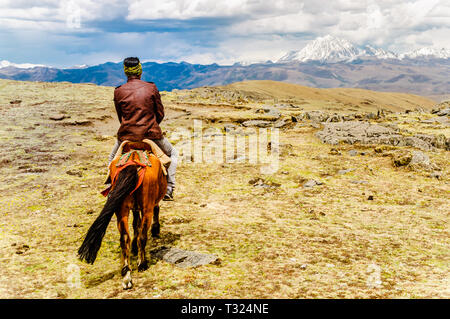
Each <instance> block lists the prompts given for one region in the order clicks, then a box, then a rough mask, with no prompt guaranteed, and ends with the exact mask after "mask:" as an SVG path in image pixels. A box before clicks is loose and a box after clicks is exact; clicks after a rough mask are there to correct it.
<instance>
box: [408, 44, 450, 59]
mask: <svg viewBox="0 0 450 319" xmlns="http://www.w3.org/2000/svg"><path fill="white" fill-rule="evenodd" d="M423 57H425V58H427V57H428V58H430V57H431V58H438V59H448V58H450V50H449V49H445V48H441V49H437V48H432V47H425V48H421V49H418V50H414V51H411V52H407V53H404V54H400V56H399V58H400V59H404V58H408V59H417V58H423Z"/></svg>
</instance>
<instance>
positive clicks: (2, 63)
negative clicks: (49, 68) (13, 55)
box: [0, 60, 46, 69]
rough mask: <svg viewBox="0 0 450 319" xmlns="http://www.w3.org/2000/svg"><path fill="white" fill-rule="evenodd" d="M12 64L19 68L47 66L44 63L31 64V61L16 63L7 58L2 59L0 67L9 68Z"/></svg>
mask: <svg viewBox="0 0 450 319" xmlns="http://www.w3.org/2000/svg"><path fill="white" fill-rule="evenodd" d="M10 66H12V67H15V68H19V69H32V68H35V67H46V65H43V64H31V63H22V64H16V63H12V62H9V61H6V60H2V61H0V69H2V68H7V67H10Z"/></svg>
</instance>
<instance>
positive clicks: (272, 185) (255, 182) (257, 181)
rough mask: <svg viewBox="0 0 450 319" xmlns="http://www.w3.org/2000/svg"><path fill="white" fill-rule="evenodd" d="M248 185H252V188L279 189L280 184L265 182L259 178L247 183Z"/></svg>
mask: <svg viewBox="0 0 450 319" xmlns="http://www.w3.org/2000/svg"><path fill="white" fill-rule="evenodd" d="M248 183H249V184H250V185H253V186H254V187H261V188H277V187H280V186H281V184H279V183H275V182H272V181H265V180H264V179H262V178H261V177H255V178H253V179H251V180H249V181H248Z"/></svg>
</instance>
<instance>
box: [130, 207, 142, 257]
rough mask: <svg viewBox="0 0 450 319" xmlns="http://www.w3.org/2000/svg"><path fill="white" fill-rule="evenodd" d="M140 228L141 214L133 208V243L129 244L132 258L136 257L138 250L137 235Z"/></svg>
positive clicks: (137, 208) (137, 209) (136, 208)
mask: <svg viewBox="0 0 450 319" xmlns="http://www.w3.org/2000/svg"><path fill="white" fill-rule="evenodd" d="M140 227H141V212H140V210H139V207H136V206H135V207H134V208H133V241H132V242H131V253H132V254H133V255H134V256H137V254H138V252H139V250H138V243H137V240H138V235H139V228H140Z"/></svg>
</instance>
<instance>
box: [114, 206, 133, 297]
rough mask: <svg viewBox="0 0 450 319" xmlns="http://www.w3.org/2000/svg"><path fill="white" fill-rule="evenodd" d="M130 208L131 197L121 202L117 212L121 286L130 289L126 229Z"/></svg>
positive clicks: (128, 244)
mask: <svg viewBox="0 0 450 319" xmlns="http://www.w3.org/2000/svg"><path fill="white" fill-rule="evenodd" d="M130 208H131V199H126V200H125V202H124V203H123V204H122V207H121V209H120V211H119V212H118V213H117V227H118V228H119V233H120V247H121V248H122V269H121V274H122V278H123V279H122V286H123V289H130V288H132V287H133V282H132V280H131V267H130V246H131V239H130V232H129V230H128V215H129V213H130Z"/></svg>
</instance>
